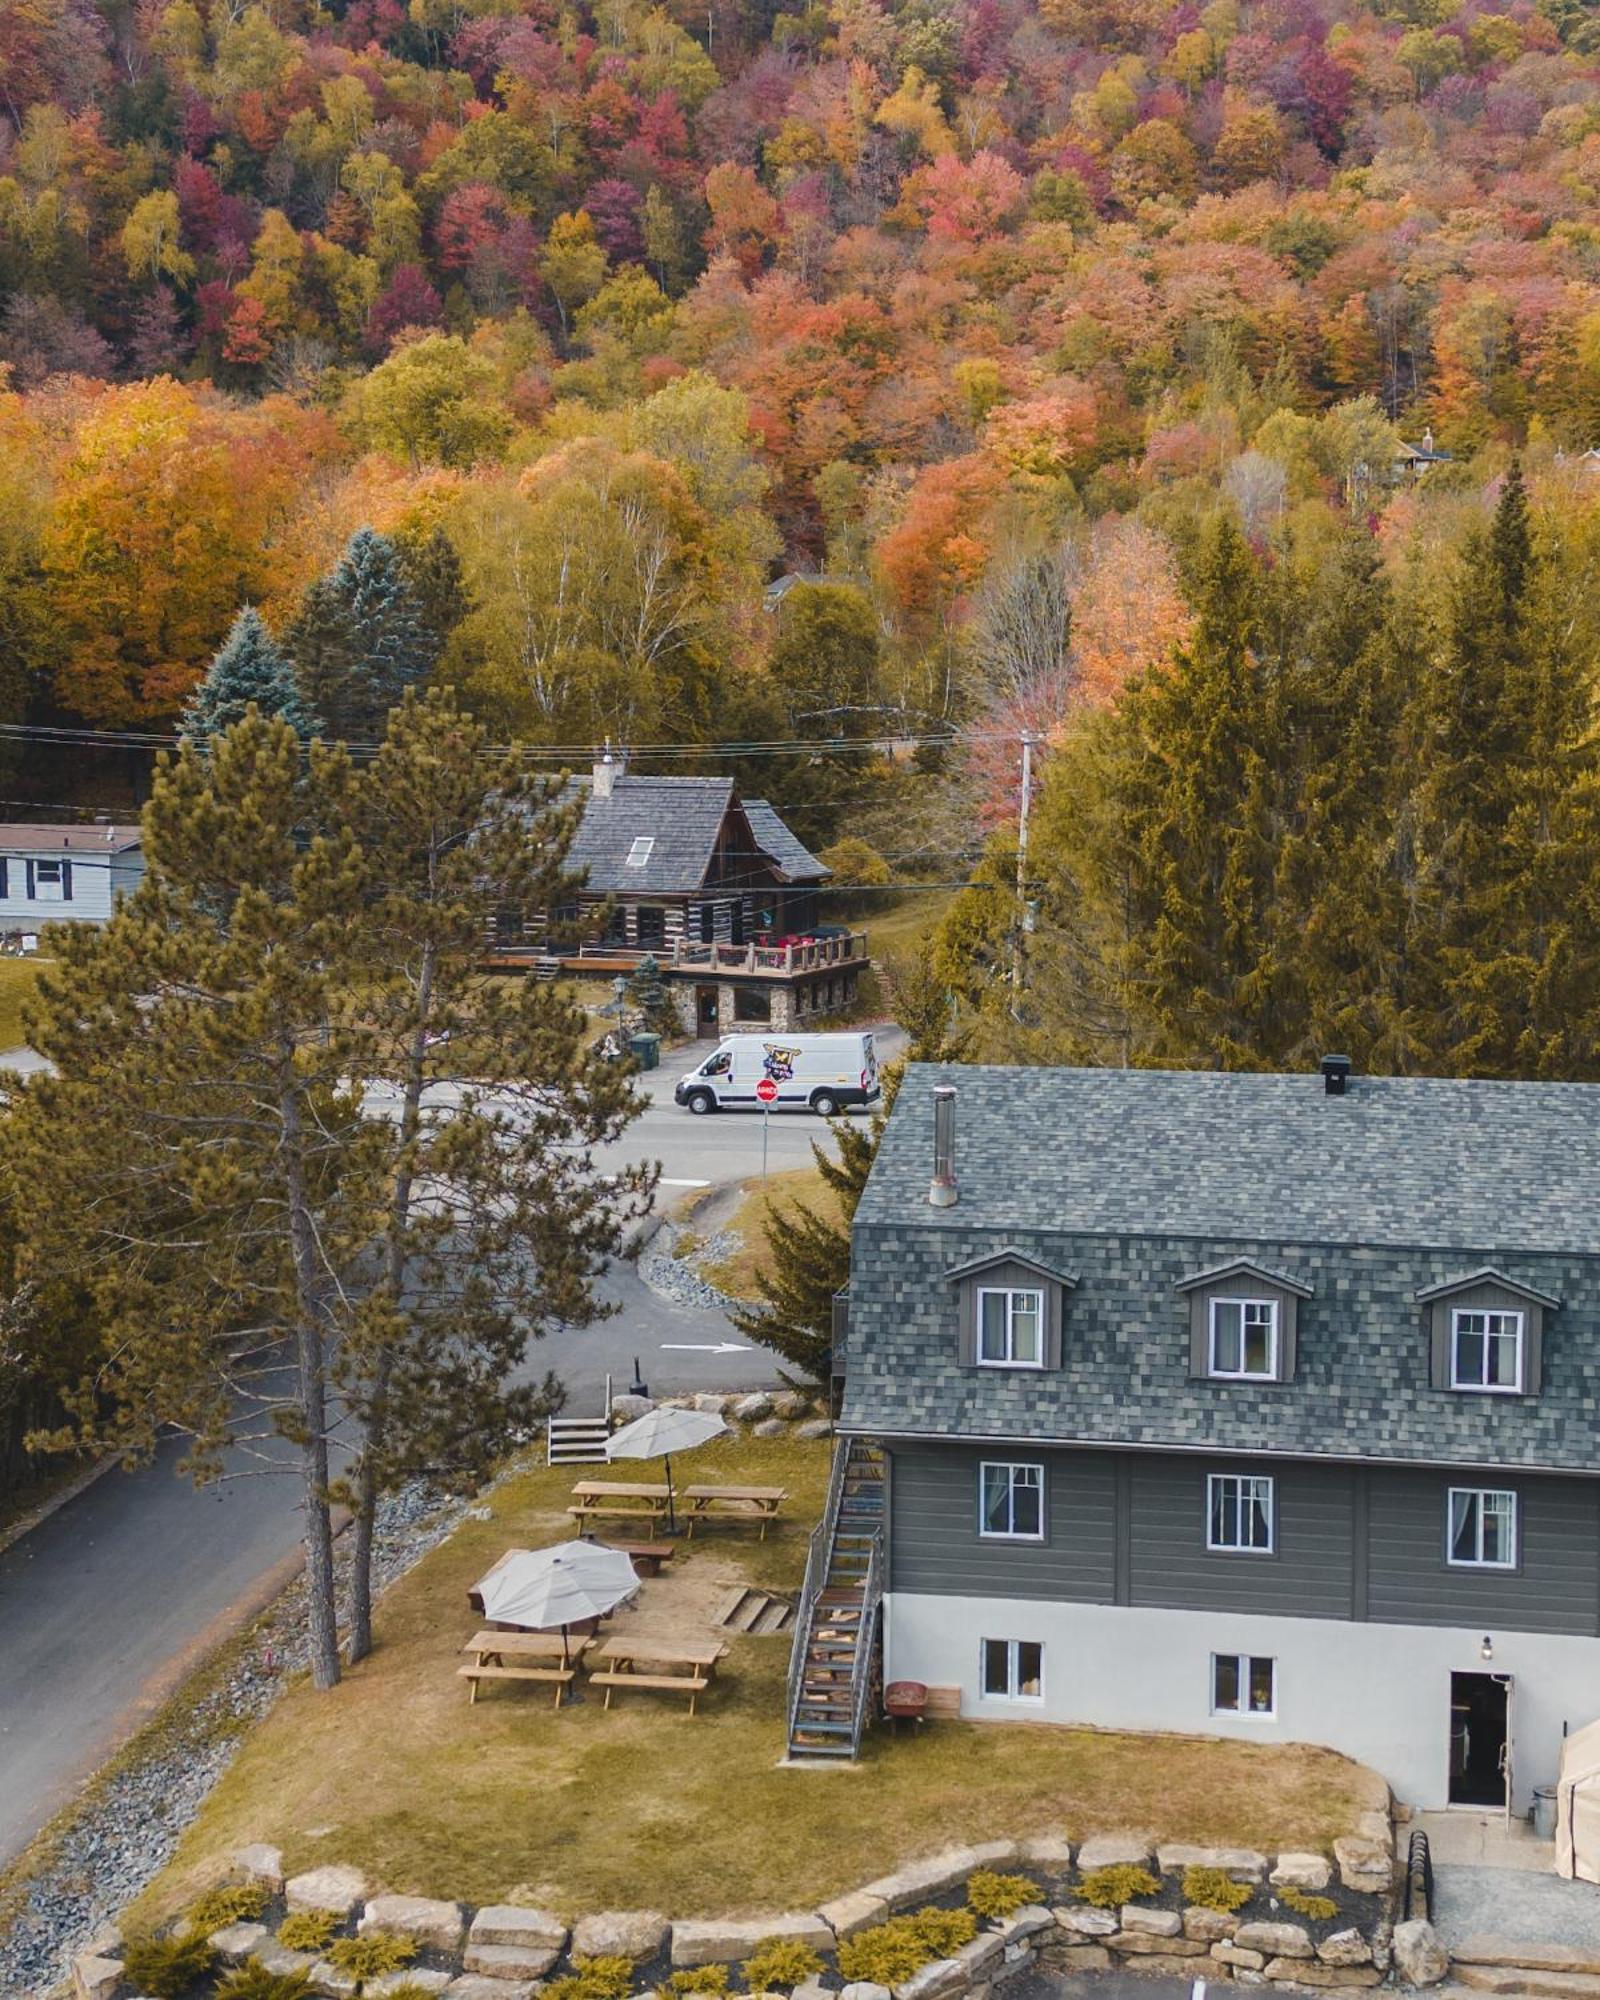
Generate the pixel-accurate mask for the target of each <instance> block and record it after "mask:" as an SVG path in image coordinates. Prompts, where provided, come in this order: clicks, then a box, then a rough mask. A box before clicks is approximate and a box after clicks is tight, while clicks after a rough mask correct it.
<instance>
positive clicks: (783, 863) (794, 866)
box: [740, 799, 833, 882]
mask: <svg viewBox="0 0 1600 2000" xmlns="http://www.w3.org/2000/svg"><path fill="white" fill-rule="evenodd" d="M740 803H741V804H742V805H743V806H744V811H745V817H746V819H748V820H749V822H750V830H751V832H752V833H753V834H754V835H755V837H756V841H757V844H758V845H759V846H760V848H761V851H762V852H763V853H764V854H770V855H771V856H772V858H773V860H774V861H776V862H777V864H778V866H779V867H780V868H781V869H782V870H783V872H784V874H785V875H786V876H787V877H788V878H789V880H790V881H791V882H825V881H826V880H827V879H828V877H829V876H830V875H831V874H832V873H833V870H832V869H831V868H825V867H824V866H823V865H822V863H821V862H820V861H819V860H818V859H817V857H816V856H815V855H814V854H813V853H812V852H811V850H810V849H809V848H808V847H806V846H804V845H803V844H802V843H801V842H800V841H799V840H797V839H796V838H795V836H794V834H793V833H791V832H790V830H789V828H788V827H787V826H785V825H784V823H783V821H782V820H781V819H779V817H778V815H777V813H776V812H775V811H774V810H773V808H772V807H771V806H770V805H769V804H768V803H767V801H766V800H765V799H744V800H741V801H740Z"/></svg>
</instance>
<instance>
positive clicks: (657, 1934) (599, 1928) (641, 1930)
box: [572, 1910, 670, 1959]
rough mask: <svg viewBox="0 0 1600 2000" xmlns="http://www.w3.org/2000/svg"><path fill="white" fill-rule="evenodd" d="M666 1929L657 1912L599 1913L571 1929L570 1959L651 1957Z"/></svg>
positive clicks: (657, 1949)
mask: <svg viewBox="0 0 1600 2000" xmlns="http://www.w3.org/2000/svg"><path fill="white" fill-rule="evenodd" d="M669 1928H670V1926H669V1925H668V1923H667V1920H666V1918H665V1917H664V1916H662V1915H661V1914H660V1912H659V1911H657V1910H602V1911H601V1913H600V1914H599V1915H598V1916H595V1917H580V1918H579V1919H578V1921H577V1922H576V1923H575V1924H574V1925H573V1926H572V1955H573V1957H574V1958H631V1959H641V1958H654V1957H655V1955H656V1953H657V1952H658V1951H660V1950H661V1948H662V1946H663V1945H664V1944H665V1943H666V1941H667V1931H668V1929H669Z"/></svg>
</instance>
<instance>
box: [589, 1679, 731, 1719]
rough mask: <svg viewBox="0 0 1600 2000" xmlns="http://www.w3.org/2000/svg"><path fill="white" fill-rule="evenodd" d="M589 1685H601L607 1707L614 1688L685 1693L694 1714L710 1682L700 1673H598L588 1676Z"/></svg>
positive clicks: (690, 1709)
mask: <svg viewBox="0 0 1600 2000" xmlns="http://www.w3.org/2000/svg"><path fill="white" fill-rule="evenodd" d="M589 1685H590V1686H591V1687H603V1688H604V1689H605V1691H606V1702H605V1705H606V1707H607V1708H609V1707H610V1706H611V1693H612V1690H613V1689H614V1688H660V1689H663V1690H664V1691H665V1692H666V1693H668V1694H686V1695H688V1697H689V1713H690V1714H691V1715H693V1714H694V1705H695V1703H696V1702H697V1701H698V1700H699V1699H700V1697H701V1695H703V1694H704V1693H705V1691H706V1689H707V1688H708V1687H710V1685H711V1683H710V1681H709V1680H707V1679H705V1678H704V1676H703V1675H700V1674H618V1673H609V1674H598V1673H592V1674H590V1676H589Z"/></svg>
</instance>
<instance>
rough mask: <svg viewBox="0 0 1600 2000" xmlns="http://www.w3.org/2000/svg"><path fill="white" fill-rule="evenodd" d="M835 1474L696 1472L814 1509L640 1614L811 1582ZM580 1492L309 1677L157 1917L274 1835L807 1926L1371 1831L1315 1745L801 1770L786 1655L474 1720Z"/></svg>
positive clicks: (987, 1757)
mask: <svg viewBox="0 0 1600 2000" xmlns="http://www.w3.org/2000/svg"><path fill="white" fill-rule="evenodd" d="M827 1467H828V1446H827V1443H826V1441H824V1442H821V1443H814V1444H796V1443H793V1442H790V1441H787V1440H773V1441H759V1440H754V1439H729V1440H720V1441H718V1442H717V1443H716V1444H713V1445H711V1446H708V1447H706V1448H705V1449H704V1450H702V1451H700V1452H697V1453H695V1454H694V1455H693V1457H692V1459H685V1460H682V1461H680V1462H679V1465H678V1474H679V1477H680V1479H681V1480H684V1481H691V1482H701V1481H706V1482H718V1483H730V1482H752V1483H758V1484H782V1485H784V1486H786V1487H787V1488H788V1489H789V1492H790V1495H791V1500H790V1505H789V1508H788V1512H787V1518H786V1519H785V1520H784V1521H783V1522H782V1523H781V1525H780V1526H779V1527H778V1528H777V1529H776V1530H775V1531H774V1532H773V1533H772V1534H771V1535H770V1536H769V1539H768V1541H767V1542H766V1543H765V1544H762V1543H760V1542H758V1541H757V1540H756V1538H755V1535H754V1533H753V1531H751V1530H748V1529H744V1528H735V1527H717V1528H712V1529H708V1530H703V1531H702V1532H701V1533H700V1534H698V1535H697V1536H696V1537H695V1539H694V1541H693V1542H692V1543H691V1544H689V1545H688V1546H686V1547H684V1548H683V1549H682V1550H681V1551H680V1553H679V1555H678V1556H677V1557H676V1558H675V1559H674V1562H673V1563H672V1564H671V1565H670V1566H669V1572H668V1576H667V1578H665V1579H663V1580H662V1582H661V1584H660V1585H659V1586H652V1585H649V1584H647V1585H646V1586H645V1589H644V1592H643V1595H642V1600H641V1605H640V1609H639V1611H638V1612H637V1613H635V1614H630V1613H625V1612H624V1613H619V1614H618V1618H619V1620H620V1619H622V1618H626V1617H629V1616H637V1617H638V1618H639V1620H640V1621H641V1622H649V1623H652V1624H654V1623H657V1622H658V1621H660V1620H662V1619H663V1618H664V1619H665V1620H666V1622H667V1623H669V1624H672V1625H674V1626H681V1624H682V1622H683V1621H684V1620H685V1619H686V1618H693V1617H695V1616H698V1617H700V1618H701V1619H703V1620H708V1619H709V1617H710V1615H711V1612H710V1607H712V1606H713V1605H714V1604H715V1602H716V1601H717V1599H718V1597H719V1595H721V1594H724V1593H725V1592H726V1591H727V1590H728V1589H729V1588H730V1587H731V1586H732V1585H734V1584H736V1583H737V1582H738V1581H739V1580H740V1579H741V1578H748V1579H751V1580H755V1581H761V1582H764V1583H767V1584H770V1585H772V1586H773V1587H775V1588H791V1589H792V1588H793V1587H795V1586H796V1585H797V1584H798V1582H799V1580H800V1576H801V1573H802V1570H803V1566H804V1556H805V1547H806V1540H807V1535H808V1532H809V1529H810V1527H811V1525H812V1522H813V1521H814V1520H815V1518H816V1515H817V1513H818V1511H819V1509H820V1506H821V1502H822V1498H823V1493H824V1490H825V1484H826V1477H827ZM639 1472H640V1474H641V1475H643V1476H648V1470H647V1468H644V1467H640V1468H639ZM572 1483H573V1472H572V1469H571V1468H570V1467H568V1468H558V1469H554V1470H548V1469H544V1468H538V1469H534V1470H529V1471H525V1472H521V1473H519V1474H517V1475H516V1476H514V1477H512V1478H510V1479H508V1480H506V1481H505V1482H504V1483H503V1484H502V1485H501V1486H500V1487H499V1488H498V1489H496V1491H495V1492H494V1494H493V1495H492V1496H491V1498H490V1500H489V1502H488V1505H489V1509H490V1518H489V1519H488V1520H484V1521H475V1520H470V1519H469V1520H468V1521H467V1522H466V1523H465V1524H464V1525H463V1526H462V1527H461V1529H460V1530H459V1531H458V1532H457V1534H456V1535H455V1536H454V1537H453V1538H452V1539H451V1540H450V1541H448V1542H447V1543H445V1544H443V1545H442V1546H441V1547H440V1548H438V1549H436V1550H435V1551H433V1552H432V1553H431V1554H430V1555H429V1556H427V1557H426V1558H425V1559H424V1560H423V1561H422V1562H421V1563H419V1564H418V1565H417V1567H416V1568H415V1569H414V1570H412V1571H411V1573H410V1574H409V1575H408V1576H406V1577H405V1578H404V1579H403V1580H402V1581H401V1582H400V1583H399V1584H397V1585H396V1586H395V1588H394V1589H393V1590H392V1591H390V1592H389V1594H388V1595H387V1596H386V1597H385V1599H384V1601H383V1603H382V1606H381V1608H380V1612H379V1617H378V1635H377V1636H378V1648H377V1651H376V1652H375V1653H374V1655H373V1656H372V1657H371V1658H370V1659H368V1660H366V1661H364V1662H363V1663H362V1664H361V1666H359V1667H358V1668H356V1669H355V1670H354V1671H353V1672H351V1673H350V1674H349V1676H348V1677H347V1679H346V1680H345V1681H344V1683H343V1685H342V1686H340V1687H339V1688H337V1689H335V1690H334V1691H332V1692H331V1693H328V1694H318V1693H316V1692H314V1691H313V1690H312V1688H311V1687H310V1686H309V1684H306V1683H303V1682H302V1683H300V1684H297V1685H294V1686H292V1687H291V1688H290V1689H289V1690H288V1691H287V1693H286V1694H285V1696H284V1697H283V1699H282V1700H281V1701H280V1702H279V1704H278V1706H277V1707H276V1708H275V1709H274V1711H273V1712H272V1714H271V1715H270V1716H268V1717H267V1718H266V1719H265V1720H264V1721H263V1722H262V1723H261V1724H260V1725H259V1726H258V1727H257V1728H256V1729H255V1730H254V1731H253V1732H252V1733H251V1734H250V1735H249V1736H248V1737H247V1738H246V1740H245V1743H244V1746H243V1748H242V1750H241V1751H240V1753H239V1755H238V1757H237V1758H236V1760H235V1761H234V1763H233V1764H232V1766H231V1767H230V1769H229V1770H228V1771H227V1773H226V1774H225V1775H224V1777H223V1778H222V1780H221V1782H220V1783H219V1785H218V1786H217V1788H216V1790H215V1792H214V1793H213V1794H212V1797H211V1799H210V1800H209V1802H208V1803H207V1805H206V1806H205V1808H204V1809H203V1811H202V1812H201V1814H200V1816H199V1819H198V1820H197V1821H196V1823H195V1824H194V1825H193V1826H192V1827H191V1828H190V1829H189V1831H188V1832H187V1833H186V1834H185V1836H184V1838H183V1840H182V1842H181V1844H180V1846H179V1849H178V1852H177V1855H176V1857H175V1858H174V1860H173V1862H172V1864H171V1865H170V1866H169V1867H168V1868H167V1869H166V1871H165V1872H164V1873H163V1874H162V1875H161V1876H160V1877H159V1878H158V1879H157V1881H156V1882H155V1883H154V1885H153V1886H152V1888H151V1889H150V1890H149V1891H148V1892H147V1893H146V1895H145V1897H144V1898H143V1899H142V1901H141V1904H140V1906H139V1908H138V1911H137V1912H136V1914H137V1915H138V1916H140V1917H156V1916H164V1915H167V1914H172V1913H175V1912H176V1911H177V1910H179V1909H180V1908H182V1907H183V1906H184V1905H185V1904H186V1903H187V1902H189V1901H190V1900H192V1898H193V1896H194V1894H195V1893H196V1891H197V1890H198V1889H199V1888H200V1887H202V1886H203V1885H205V1884H206V1883H208V1882H209V1881H210V1880H212V1879H214V1878H215V1877H216V1876H217V1875H219V1874H220V1873H222V1872H223V1870H224V1869H225V1866H226V1861H227V1857H228V1855H229V1854H230V1853H231V1851H232V1850H233V1849H234V1848H236V1847H238V1846H240V1845H242V1844H243V1843H245V1842H248V1841H252V1840H266V1841H271V1842H273V1843H275V1844H276V1845H279V1846H281V1847H282V1849H283V1850H284V1855H285V1859H286V1861H287V1864H288V1867H289V1869H290V1871H291V1873H292V1872H295V1871H297V1870H300V1869H304V1868H308V1867H311V1866H313V1865H315V1864H318V1863H321V1862H329V1861H335V1860H337V1861H344V1862H351V1863H354V1864H355V1865H356V1866H358V1867H360V1868H362V1869H364V1870H366V1871H367V1872H368V1873H369V1874H370V1875H371V1876H372V1877H373V1878H374V1879H375V1880H376V1881H377V1882H379V1883H381V1884H383V1885H384V1886H385V1887H387V1888H389V1889H392V1890H395V1891H399V1892H409V1893H416V1894H424V1895H439V1896H451V1897H460V1898H464V1899H466V1900H468V1901H472V1902H477V1903H485V1902H493V1901H497V1900H502V1899H508V1900H520V1899H525V1898H529V1897H531V1898H533V1899H534V1900H536V1901H538V1902H540V1903H548V1904H550V1905H553V1906H554V1907H556V1908H558V1909H560V1910H562V1911H565V1912H568V1913H571V1914H575V1913H578V1912H581V1911H584V1910H598V1909H603V1908H638V1907H643V1906H649V1907H653V1908H658V1909H661V1910H665V1911H668V1912H670V1913H673V1914H676V1915H680V1916H692V1915H713V1914H733V1913H745V1914H755V1913H759V1912H763V1911H775V1910H783V1909H789V1908H795V1907H800V1908H803V1907H806V1906H807V1905H809V1904H811V1903H814V1902H815V1901H817V1900H818V1899H822V1898H825V1897H828V1896H830V1895H835V1894H838V1893H840V1892H841V1891H843V1890H845V1889H847V1888H850V1887H851V1886H853V1885H854V1884H856V1883H858V1882H862V1881H865V1880H867V1879H869V1878H871V1877H873V1876H875V1875H879V1874H881V1873H883V1872H884V1871H885V1870H886V1869H887V1868H888V1867H890V1866H891V1865H892V1864H893V1863H894V1862H895V1860H896V1859H897V1858H899V1857H902V1856H905V1855H910V1854H915V1853H924V1852H929V1851H932V1850H934V1849H936V1848H939V1847H942V1846H944V1845H946V1844H947V1843H949V1842H951V1841H957V1840H963V1839H978V1838H983V1837H991V1838H992V1837H997V1836H1002V1835H1008V1834H1022V1833H1026V1832H1032V1831H1039V1830H1054V1831H1065V1832H1067V1833H1070V1834H1082V1833H1084V1832H1086V1831H1089V1830H1093V1829H1097V1828H1100V1829H1103V1828H1110V1827H1117V1826H1129V1825H1137V1826H1141V1827H1147V1828H1149V1829H1150V1830H1151V1831H1152V1832H1154V1833H1157V1834H1162V1835H1167V1836H1180V1835H1181V1836H1182V1837H1185V1838H1192V1839H1195V1840H1205V1841H1213V1840H1214V1841H1228V1842H1234V1841H1238V1842H1248V1843H1249V1844H1251V1845H1254V1846H1260V1847H1265V1848H1269V1849H1270V1848H1274V1847H1277V1846H1285V1845H1292V1846H1294V1847H1313V1848H1314V1847H1318V1846H1325V1845H1326V1844H1327V1842H1328V1841H1329V1840H1330V1839H1331V1838H1332V1836H1333V1835H1334V1834H1335V1833H1337V1832H1340V1831H1342V1830H1343V1829H1344V1828H1346V1827H1347V1826H1348V1825H1350V1824H1351V1823H1352V1820H1353V1812H1354V1806H1353V1803H1352V1799H1353V1790H1354V1786H1353V1781H1354V1778H1355V1767H1354V1766H1351V1765H1349V1764H1347V1763H1346V1762H1345V1761H1344V1760H1343V1759H1342V1758H1339V1757H1337V1756H1334V1755H1333V1754H1332V1753H1331V1752H1327V1751H1321V1750H1314V1749H1308V1748H1289V1749H1268V1748H1263V1747H1262V1746H1259V1745H1256V1744H1249V1743H1237V1742H1233V1743H1230V1742H1222V1741H1196V1740H1181V1739H1173V1738H1162V1737H1149V1736H1128V1735H1115V1734H1109V1733H1100V1732H1096V1731H1091V1730H1085V1729H1067V1728H1054V1727H1045V1726H1017V1727H1013V1728H1001V1727H992V1726H991V1727H979V1726H976V1725H971V1724H958V1723H941V1724H938V1725H936V1726H935V1727H933V1728H931V1729H929V1730H928V1731H927V1732H926V1733H925V1734H924V1735H923V1736H922V1737H920V1738H914V1737H905V1738H900V1739H893V1738H890V1737H887V1736H883V1735H878V1736H874V1737H872V1738H871V1739H870V1740H869V1745H868V1749H867V1754H866V1755H865V1757H864V1758H863V1760H862V1762H861V1763H860V1764H859V1765H857V1766H855V1767H853V1768H842V1769H831V1770H826V1771H820V1772H818V1771H808V1770H796V1769H784V1768H781V1766H780V1760H781V1758H782V1755H783V1749H784V1741H783V1694H784V1680H785V1672H786V1667H787V1656H788V1640H787V1639H786V1638H785V1637H782V1636H779V1637H773V1638H765V1639H756V1638H742V1637H733V1638H732V1639H731V1642H730V1643H731V1646H732V1652H731V1655H730V1657H729V1658H728V1659H727V1660H726V1661H725V1662H724V1663H723V1667H722V1669H721V1672H720V1674H719V1679H718V1682H717V1685H716V1686H715V1687H714V1688H713V1689H712V1691H711V1693H710V1694H709V1695H708V1696H707V1697H705V1698H704V1700H703V1704H702V1709H701V1713H700V1714H699V1716H697V1717H695V1718H694V1719H690V1717H689V1716H688V1715H687V1714H686V1713H685V1704H684V1703H683V1701H682V1700H681V1699H680V1698H676V1697H673V1698H668V1697H656V1696H648V1695H643V1694H638V1693H630V1694H624V1695H622V1696H620V1697H619V1700H618V1705H617V1706H616V1707H615V1708H613V1709H612V1710H611V1711H610V1712H609V1713H608V1712H607V1711H605V1710H604V1709H603V1708H602V1707H601V1704H600V1702H599V1700H598V1699H594V1698H589V1699H586V1700H585V1701H583V1702H582V1703H581V1704H579V1705H577V1706H575V1707H570V1708H565V1709H563V1710H561V1711H560V1712H557V1711H555V1710H553V1709H552V1708H551V1706H550V1703H549V1698H548V1693H547V1691H546V1690H544V1689H542V1688H528V1689H518V1688H512V1689H509V1690H508V1689H506V1688H496V1689H493V1690H492V1691H490V1692H489V1693H488V1694H487V1695H486V1697H485V1698H484V1699H483V1700H481V1701H479V1703H478V1704H477V1705H476V1706H469V1704H468V1700H467V1692H466V1688H465V1686H464V1684H463V1683H462V1682H461V1681H460V1680H459V1679H458V1678H457V1676H456V1667H457V1665H458V1663H459V1648H460V1647H461V1645H462V1644H463V1642H464V1641H465V1640H466V1639H468V1638H469V1637H470V1636H471V1634H472V1632H473V1631H474V1630H475V1629H476V1628H477V1625H478V1623H479V1621H478V1619H477V1617H476V1615H475V1614H474V1613H473V1612H472V1611H471V1610H469V1608H468V1606H467V1602H466V1591H467V1588H468V1586H469V1585H470V1584H471V1583H472V1582H473V1581H474V1580H475V1579H476V1578H477V1577H478V1576H479V1575H481V1574H482V1572H483V1571H484V1570H485V1569H487V1568H488V1566H489V1565H490V1563H491V1562H493V1561H494V1560H495V1558H496V1557H498V1556H499V1555H500V1554H501V1553H502V1551H503V1550H504V1549H505V1548H506V1547H508V1546H512V1545H516V1546H534V1545H538V1544H542V1543H545V1542H549V1541H552V1540H557V1539H562V1538H564V1537H565V1535H566V1533H567V1531H568V1523H567V1517H566V1514H565V1512H564V1509H565V1506H566V1503H567V1499H568V1493H569V1489H570V1487H571V1485H572ZM669 1600H670V1601H669ZM619 1629H621V1628H620V1626H619ZM701 1629H702V1631H703V1630H704V1629H705V1628H704V1625H703V1624H702V1627H701Z"/></svg>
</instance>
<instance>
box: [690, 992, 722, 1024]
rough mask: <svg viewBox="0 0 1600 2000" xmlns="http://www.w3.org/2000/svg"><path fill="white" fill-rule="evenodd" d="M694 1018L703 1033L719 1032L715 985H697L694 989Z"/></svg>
mask: <svg viewBox="0 0 1600 2000" xmlns="http://www.w3.org/2000/svg"><path fill="white" fill-rule="evenodd" d="M694 1018H695V1022H696V1025H697V1026H698V1027H699V1030H700V1032H701V1034H702V1035H714V1034H715V1033H716V1032H717V989H716V988H715V987H714V986H697V987H696V988H695V989H694Z"/></svg>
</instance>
